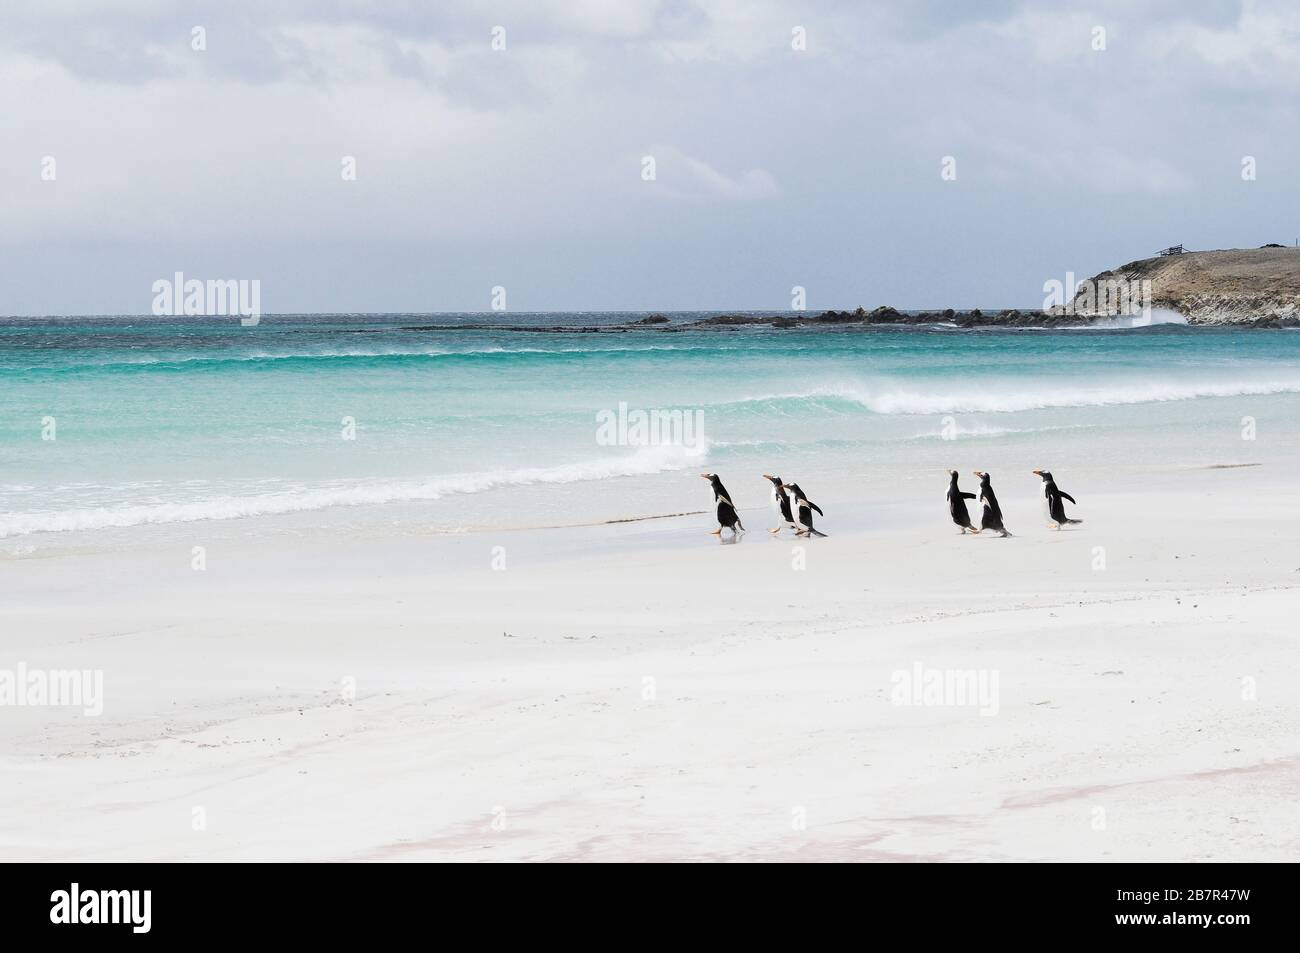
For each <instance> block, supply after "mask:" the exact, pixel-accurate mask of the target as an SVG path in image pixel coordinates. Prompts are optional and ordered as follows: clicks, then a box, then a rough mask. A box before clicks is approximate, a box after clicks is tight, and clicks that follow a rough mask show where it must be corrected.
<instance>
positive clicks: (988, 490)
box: [975, 470, 1011, 538]
mask: <svg viewBox="0 0 1300 953" xmlns="http://www.w3.org/2000/svg"><path fill="white" fill-rule="evenodd" d="M975 475H976V476H977V477H979V478H980V496H979V500H980V502H981V503H983V504H984V514H983V516H981V517H980V529H991V530H996V531H997V532H999V533H1001V534H1002V536H1003V538H1006V537H1007V536H1010V535H1011V532H1010V530H1008V529H1007V528H1006V527H1005V526H1003V525H1002V507H1000V506H998V498H997V496H996V495H995V494H994V492H993V483H992V482H991V481H990V479H989V475H988V474H987V473H985V472H984V471H983V470H976V471H975Z"/></svg>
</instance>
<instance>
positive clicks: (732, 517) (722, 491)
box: [700, 473, 745, 536]
mask: <svg viewBox="0 0 1300 953" xmlns="http://www.w3.org/2000/svg"><path fill="white" fill-rule="evenodd" d="M700 476H701V477H703V478H704V479H706V480H708V481H709V483H710V485H712V487H713V502H714V504H715V505H716V506H717V510H718V513H717V515H718V528H717V529H715V530H714V531H713V532H712V533H711V534H710V535H711V536H720V535H722V531H723V529H724V528H725V529H729V530H731V532H732V533H733V534H734V533H736V532H741V533H743V532H744V531H745V524H744V523H742V522H741V521H740V515H739V514H738V513H737V512H736V507H735V506H734V505H733V504H732V502H731V494H730V493H728V492H727V488H726V487H725V486H723V485H722V481H721V480H720V479H718V475H717V474H716V473H701V474H700Z"/></svg>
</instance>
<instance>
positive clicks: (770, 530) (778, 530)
mask: <svg viewBox="0 0 1300 953" xmlns="http://www.w3.org/2000/svg"><path fill="white" fill-rule="evenodd" d="M768 532H769V533H779V532H781V527H779V526H778V527H777V528H776V529H769V530H768Z"/></svg>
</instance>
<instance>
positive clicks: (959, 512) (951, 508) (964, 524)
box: [948, 470, 979, 536]
mask: <svg viewBox="0 0 1300 953" xmlns="http://www.w3.org/2000/svg"><path fill="white" fill-rule="evenodd" d="M948 475H949V476H951V477H952V479H951V480H950V481H949V482H948V512H949V513H951V514H952V521H953V522H954V523H956V524H957V525H958V526H960V527H961V534H962V535H963V536H965V535H966V530H970V531H971V532H972V533H978V532H979V530H977V529H976V528H975V527H974V526H972V525H971V521H970V513H968V512H967V511H966V501H967V500H973V499H975V494H974V493H963V492H962V491H961V488H960V487H958V486H957V471H956V470H949V471H948Z"/></svg>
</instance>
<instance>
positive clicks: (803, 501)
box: [782, 483, 826, 537]
mask: <svg viewBox="0 0 1300 953" xmlns="http://www.w3.org/2000/svg"><path fill="white" fill-rule="evenodd" d="M782 488H783V489H786V490H789V491H790V492H791V493H793V494H794V509H795V510H796V512H797V515H796V517H795V522H797V523H798V524H799V528H798V529H797V530H795V535H796V536H808V537H812V536H825V535H826V534H825V533H823V532H822V531H821V530H816V529H813V518H812V515H813V510H816V511H817V514H818V515H819V516H825V515H826V514H825V513H823V512H822V511H821V507H819V506H818V505H817V504H816V503H814V502H813V501H812V500H810V499H808V497H807V496H806V495H805V494H804V491H803V490H801V489H799V484H798V483H785V484H782Z"/></svg>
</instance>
